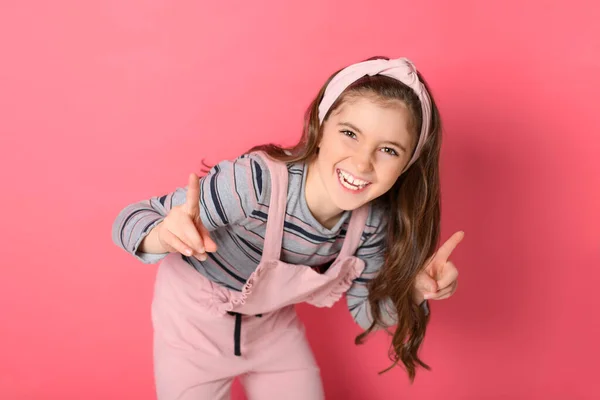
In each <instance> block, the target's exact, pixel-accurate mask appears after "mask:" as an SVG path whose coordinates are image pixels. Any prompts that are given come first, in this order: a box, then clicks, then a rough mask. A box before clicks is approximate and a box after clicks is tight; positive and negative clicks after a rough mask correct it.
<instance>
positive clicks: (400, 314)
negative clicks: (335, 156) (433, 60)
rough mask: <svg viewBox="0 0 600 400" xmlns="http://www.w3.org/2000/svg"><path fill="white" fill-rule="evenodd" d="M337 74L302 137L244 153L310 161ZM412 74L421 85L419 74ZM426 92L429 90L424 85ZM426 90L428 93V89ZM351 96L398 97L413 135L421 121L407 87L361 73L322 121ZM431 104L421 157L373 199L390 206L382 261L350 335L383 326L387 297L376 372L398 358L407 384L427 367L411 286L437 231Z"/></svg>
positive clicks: (422, 317)
mask: <svg viewBox="0 0 600 400" xmlns="http://www.w3.org/2000/svg"><path fill="white" fill-rule="evenodd" d="M379 58H383V59H388V58H387V57H373V58H370V59H369V60H371V59H379ZM337 72H339V71H337ZM337 72H336V73H334V74H333V75H332V76H331V77H330V78H329V79H328V80H327V82H326V83H325V84H324V85H323V87H322V88H321V90H320V91H319V94H318V95H317V97H316V98H315V99H314V100H313V102H312V103H311V105H310V107H309V108H308V109H307V111H306V114H305V119H304V129H303V133H302V138H301V139H300V141H299V142H298V143H297V144H296V145H295V146H293V147H290V148H284V147H281V146H278V145H275V144H266V145H261V146H255V147H253V148H252V149H250V150H249V152H252V151H256V150H263V151H265V152H266V153H267V154H268V155H269V156H270V157H272V158H274V159H276V160H280V161H283V162H296V161H305V162H310V161H311V160H313V159H314V157H316V155H317V146H318V144H319V142H320V140H321V135H322V125H321V124H320V123H319V103H320V102H321V100H322V99H323V94H324V92H325V89H326V87H327V84H328V83H329V81H331V79H332V78H333V76H335V75H336V74H337ZM418 76H419V79H420V80H421V82H423V84H425V86H426V87H427V84H426V82H425V80H424V79H423V77H422V76H421V74H418ZM427 90H428V91H429V87H427ZM429 93H430V95H431V91H429ZM357 95H358V96H363V95H365V96H369V97H370V98H372V99H376V100H377V101H381V102H385V103H387V102H390V101H398V100H399V101H402V102H403V103H404V104H405V105H406V106H407V107H408V109H409V111H410V114H411V115H412V121H411V122H412V123H411V126H410V128H411V129H412V131H413V133H414V135H417V138H418V135H419V132H420V131H421V124H422V112H421V104H420V102H419V98H418V97H417V95H416V94H415V92H414V91H413V90H412V89H410V88H409V87H408V86H406V85H404V84H403V83H401V82H399V81H397V80H395V79H393V78H390V77H386V76H382V75H375V76H365V77H363V78H361V79H359V80H358V81H356V82H354V83H353V84H352V85H350V86H349V87H348V88H347V89H346V90H345V91H344V93H342V95H341V96H340V97H339V98H338V99H337V100H336V101H335V103H334V104H333V105H332V107H331V108H330V110H329V112H328V113H327V115H326V116H325V119H324V121H325V120H327V118H328V117H329V115H331V113H332V112H333V111H334V110H336V109H337V108H339V107H340V105H341V104H342V103H343V102H344V101H345V100H347V99H348V98H349V96H357ZM431 102H432V104H431V106H432V121H431V124H430V127H431V128H430V129H431V131H430V132H429V137H428V139H427V142H426V143H425V145H424V147H423V149H422V153H421V155H420V156H419V158H418V159H417V161H416V162H415V163H414V164H413V165H411V166H410V168H409V169H408V170H406V171H405V172H404V173H402V175H400V177H399V178H398V180H397V181H396V183H395V184H394V185H393V186H392V188H391V189H390V190H389V191H388V192H387V193H385V194H383V195H382V196H380V197H379V198H378V199H376V200H375V201H376V202H378V203H379V204H380V205H382V206H383V207H385V209H386V210H390V214H389V215H390V217H389V219H388V221H387V235H386V249H385V261H384V264H383V266H382V268H381V270H380V272H379V274H378V275H377V276H376V277H375V278H374V279H373V280H371V281H370V282H369V284H368V289H369V297H368V300H369V304H370V306H371V313H372V315H373V323H372V324H371V326H370V327H369V328H368V329H367V330H366V331H365V332H363V333H362V334H360V335H359V336H358V337H357V338H356V344H362V343H363V342H364V339H365V338H366V337H367V336H368V335H369V334H370V333H371V332H372V331H373V330H374V329H375V328H376V327H377V326H385V325H384V323H383V319H382V310H381V307H380V305H381V304H384V303H385V302H387V301H388V299H389V300H391V301H392V303H393V304H394V308H395V310H394V311H395V314H396V316H397V326H396V330H395V331H394V332H390V331H389V329H388V328H386V331H387V332H388V333H389V334H390V335H392V345H391V347H390V352H389V357H390V360H391V361H392V362H393V364H392V365H391V366H390V367H389V368H387V369H386V370H384V371H382V373H383V372H386V371H388V370H390V369H391V368H392V367H394V366H395V365H397V364H398V363H399V362H402V363H403V364H404V366H405V368H406V370H407V373H408V376H409V379H410V381H411V382H413V381H414V378H415V375H416V367H417V365H420V366H421V367H423V368H425V369H428V370H429V369H430V367H429V366H428V365H427V364H425V363H424V362H423V361H422V360H421V359H420V358H419V356H418V350H419V348H420V346H421V344H422V343H423V339H424V337H425V331H426V328H427V324H428V322H429V318H430V315H426V314H425V312H424V311H423V309H422V308H421V307H419V306H418V305H417V304H415V303H414V300H413V286H414V282H415V278H416V276H417V274H418V273H419V272H420V270H421V268H422V267H423V266H424V264H425V261H426V260H427V259H428V258H429V257H430V256H431V255H433V253H434V252H435V250H436V247H437V245H438V241H439V235H440V213H441V208H440V178H439V167H438V163H439V155H440V148H441V122H440V116H439V112H438V109H437V107H436V105H435V102H434V101H433V97H432V98H431ZM415 143H416V141H415Z"/></svg>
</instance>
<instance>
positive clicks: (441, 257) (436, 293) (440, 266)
mask: <svg viewBox="0 0 600 400" xmlns="http://www.w3.org/2000/svg"><path fill="white" fill-rule="evenodd" d="M464 236H465V233H464V232H462V231H459V232H456V233H455V234H454V235H452V236H451V237H450V239H448V240H447V241H446V242H445V243H444V244H443V245H442V246H441V247H440V248H439V249H438V251H436V252H435V254H433V256H431V258H429V260H427V262H426V263H425V268H423V270H421V272H419V274H418V275H417V278H416V279H415V287H414V298H415V302H416V303H417V304H420V303H422V302H423V300H428V299H431V300H443V299H447V298H448V297H450V296H452V295H453V294H454V292H455V291H456V288H457V287H458V269H456V267H455V266H454V264H453V263H452V261H450V260H448V258H449V257H450V254H452V251H454V249H455V248H456V246H458V244H459V243H460V242H461V240H462V239H463V238H464Z"/></svg>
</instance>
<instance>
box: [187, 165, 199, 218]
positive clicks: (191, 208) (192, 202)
mask: <svg viewBox="0 0 600 400" xmlns="http://www.w3.org/2000/svg"><path fill="white" fill-rule="evenodd" d="M199 202H200V182H199V180H198V175H196V174H194V173H191V174H190V176H189V178H188V187H187V192H186V195H185V209H186V211H187V212H189V213H190V214H191V215H198V213H199V212H200V205H199Z"/></svg>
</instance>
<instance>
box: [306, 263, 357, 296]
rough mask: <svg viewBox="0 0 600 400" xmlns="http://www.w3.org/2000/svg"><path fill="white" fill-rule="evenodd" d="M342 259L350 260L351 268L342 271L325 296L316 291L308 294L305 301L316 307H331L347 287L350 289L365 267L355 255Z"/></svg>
mask: <svg viewBox="0 0 600 400" xmlns="http://www.w3.org/2000/svg"><path fill="white" fill-rule="evenodd" d="M347 260H350V261H347ZM344 261H345V262H351V263H352V264H353V265H352V268H348V269H347V272H346V273H344V274H343V276H342V277H341V278H340V279H338V281H337V282H336V283H335V284H334V285H333V287H332V288H331V289H330V291H329V293H327V294H326V295H325V296H322V295H320V293H319V292H317V293H315V294H313V295H312V296H310V298H309V300H308V301H307V303H309V304H311V305H314V306H316V307H332V306H333V305H334V304H335V303H336V302H337V301H338V300H340V299H341V298H342V296H343V295H344V294H345V293H346V292H347V291H348V289H350V286H352V283H353V281H354V279H356V278H358V277H359V276H360V274H361V273H362V271H363V270H364V269H365V262H364V261H363V260H361V259H359V258H356V257H349V258H348V259H346V260H344ZM344 261H342V262H344Z"/></svg>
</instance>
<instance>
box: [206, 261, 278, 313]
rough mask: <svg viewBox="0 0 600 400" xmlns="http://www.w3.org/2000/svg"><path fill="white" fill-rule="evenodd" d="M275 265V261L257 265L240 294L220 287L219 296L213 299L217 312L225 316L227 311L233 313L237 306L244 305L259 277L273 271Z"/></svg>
mask: <svg viewBox="0 0 600 400" xmlns="http://www.w3.org/2000/svg"><path fill="white" fill-rule="evenodd" d="M277 263H278V262H277V261H265V262H262V263H260V264H258V267H257V268H256V269H255V270H254V272H252V274H251V275H250V277H249V278H248V280H247V281H246V283H245V284H244V286H243V287H242V290H241V291H240V292H234V291H231V290H228V289H226V288H224V287H222V286H221V288H222V289H223V290H222V292H221V296H219V298H218V299H215V302H216V303H218V304H215V306H216V307H217V309H218V310H219V312H220V313H221V314H225V313H227V312H228V311H233V309H234V308H235V307H236V306H238V305H244V304H246V299H247V298H248V296H249V295H250V294H251V293H252V287H253V286H254V285H255V284H256V282H258V280H259V279H260V277H261V275H262V274H263V273H265V272H266V271H267V270H269V269H273V268H274V267H275V266H277Z"/></svg>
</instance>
